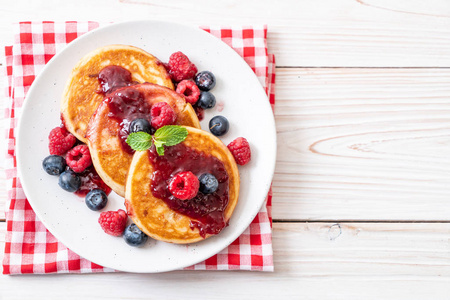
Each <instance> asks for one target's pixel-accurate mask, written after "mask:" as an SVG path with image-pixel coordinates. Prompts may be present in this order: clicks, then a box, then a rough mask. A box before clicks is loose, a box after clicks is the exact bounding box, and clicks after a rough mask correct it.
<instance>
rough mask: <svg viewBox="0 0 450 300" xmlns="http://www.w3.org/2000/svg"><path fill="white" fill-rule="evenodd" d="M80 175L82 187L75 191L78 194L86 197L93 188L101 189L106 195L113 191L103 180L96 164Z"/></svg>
mask: <svg viewBox="0 0 450 300" xmlns="http://www.w3.org/2000/svg"><path fill="white" fill-rule="evenodd" d="M78 176H79V177H80V179H81V187H80V188H79V189H78V190H77V191H76V192H75V194H76V195H78V196H80V197H85V196H86V195H87V193H89V192H90V191H91V190H93V189H101V190H103V191H104V192H105V193H106V195H109V193H111V188H110V187H109V186H107V185H106V183H104V182H103V180H102V179H101V178H100V176H99V175H98V174H97V171H96V170H95V168H94V166H90V167H88V168H86V170H84V171H83V172H81V173H78Z"/></svg>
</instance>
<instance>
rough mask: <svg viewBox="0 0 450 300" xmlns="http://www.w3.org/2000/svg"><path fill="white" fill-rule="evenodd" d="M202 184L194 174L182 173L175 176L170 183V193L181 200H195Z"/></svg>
mask: <svg viewBox="0 0 450 300" xmlns="http://www.w3.org/2000/svg"><path fill="white" fill-rule="evenodd" d="M199 186H200V182H199V181H198V178H197V176H195V175H194V174H193V173H192V172H181V173H178V174H177V175H175V176H174V177H173V178H172V180H171V181H170V183H169V191H170V192H171V193H172V195H174V196H175V197H177V198H178V199H181V200H188V199H192V198H194V197H195V196H196V195H197V193H198V188H199Z"/></svg>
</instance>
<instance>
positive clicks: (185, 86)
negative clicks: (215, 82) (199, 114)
mask: <svg viewBox="0 0 450 300" xmlns="http://www.w3.org/2000/svg"><path fill="white" fill-rule="evenodd" d="M177 93H178V94H181V95H183V96H184V99H186V102H189V103H190V104H192V105H193V104H195V103H196V102H197V100H198V98H199V97H200V89H199V88H198V86H197V85H196V84H195V82H193V81H191V80H183V81H181V82H180V83H179V84H178V85H177Z"/></svg>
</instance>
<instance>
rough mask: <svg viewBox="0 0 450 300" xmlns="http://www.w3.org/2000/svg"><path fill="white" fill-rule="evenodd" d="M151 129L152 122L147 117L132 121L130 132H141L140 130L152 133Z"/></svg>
mask: <svg viewBox="0 0 450 300" xmlns="http://www.w3.org/2000/svg"><path fill="white" fill-rule="evenodd" d="M150 130H151V126H150V123H149V122H148V121H147V120H146V119H134V120H133V121H132V122H131V123H130V129H129V132H130V133H132V132H139V131H144V132H147V133H150Z"/></svg>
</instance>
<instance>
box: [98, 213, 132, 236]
mask: <svg viewBox="0 0 450 300" xmlns="http://www.w3.org/2000/svg"><path fill="white" fill-rule="evenodd" d="M127 218H128V216H127V213H126V212H125V211H124V210H123V209H119V210H118V211H105V212H102V213H101V214H100V217H99V218H98V223H99V224H100V226H101V227H102V229H103V231H104V232H106V233H107V234H110V235H113V236H121V235H122V233H123V231H124V230H125V226H126V225H127Z"/></svg>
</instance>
